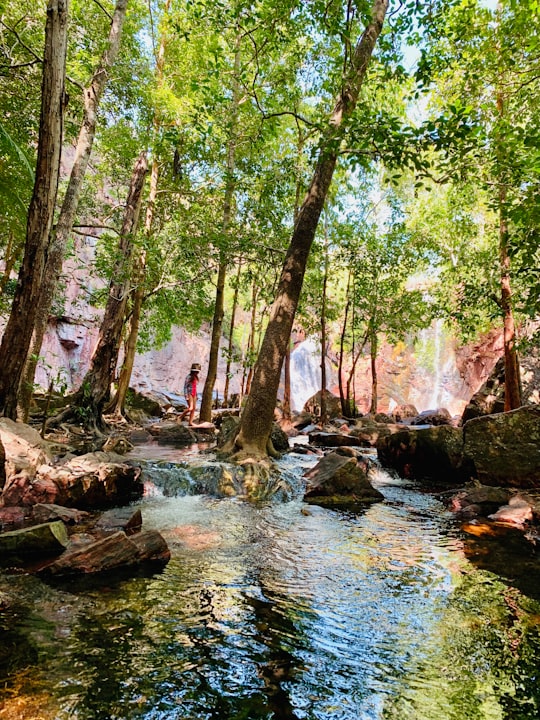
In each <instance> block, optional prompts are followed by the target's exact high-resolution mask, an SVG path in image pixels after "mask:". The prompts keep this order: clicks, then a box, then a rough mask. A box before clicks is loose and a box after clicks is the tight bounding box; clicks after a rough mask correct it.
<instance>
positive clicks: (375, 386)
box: [369, 324, 379, 415]
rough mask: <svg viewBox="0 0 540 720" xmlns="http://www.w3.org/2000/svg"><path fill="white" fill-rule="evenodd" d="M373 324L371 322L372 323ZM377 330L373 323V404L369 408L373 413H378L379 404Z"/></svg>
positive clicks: (371, 336) (371, 352) (370, 351)
mask: <svg viewBox="0 0 540 720" xmlns="http://www.w3.org/2000/svg"><path fill="white" fill-rule="evenodd" d="M370 325H371V324H370ZM377 344H378V343H377V331H376V329H375V327H374V326H373V325H371V327H370V330H369V357H370V363H371V405H370V408H369V412H370V413H371V414H372V415H376V413H377V405H378V401H379V399H378V397H377V395H378V390H377V385H378V378H377V352H378V348H377Z"/></svg>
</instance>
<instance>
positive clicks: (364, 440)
mask: <svg viewBox="0 0 540 720" xmlns="http://www.w3.org/2000/svg"><path fill="white" fill-rule="evenodd" d="M402 429H403V426H402V425H397V424H395V423H382V422H377V421H376V420H375V419H374V418H373V417H372V416H370V415H365V416H364V417H361V418H358V419H357V420H356V421H355V424H354V427H352V428H351V429H350V431H349V434H350V435H351V436H352V437H355V438H358V440H360V441H361V442H359V443H358V444H359V445H363V446H364V447H376V445H377V440H378V439H379V438H380V437H387V436H388V435H392V434H393V433H396V432H399V431H400V430H402Z"/></svg>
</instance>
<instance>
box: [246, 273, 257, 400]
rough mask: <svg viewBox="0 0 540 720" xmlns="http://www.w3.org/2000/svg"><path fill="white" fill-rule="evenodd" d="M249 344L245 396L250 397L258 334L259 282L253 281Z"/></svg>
mask: <svg viewBox="0 0 540 720" xmlns="http://www.w3.org/2000/svg"><path fill="white" fill-rule="evenodd" d="M250 327H251V330H250V333H249V342H248V351H247V357H248V361H249V371H248V375H247V380H246V386H245V394H246V395H249V392H250V390H251V382H252V380H253V361H254V358H255V336H256V334H257V281H256V280H255V278H254V279H253V284H252V285H251V322H250Z"/></svg>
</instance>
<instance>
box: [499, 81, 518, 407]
mask: <svg viewBox="0 0 540 720" xmlns="http://www.w3.org/2000/svg"><path fill="white" fill-rule="evenodd" d="M504 112H505V109H504V97H503V94H502V92H500V91H499V92H498V94H497V113H498V115H499V119H500V120H501V119H502V118H503V117H504ZM497 155H498V165H499V168H498V170H499V191H498V192H499V197H498V202H499V262H500V269H501V310H502V313H503V342H504V410H505V412H508V411H509V410H515V409H516V408H518V407H521V405H522V404H523V401H522V390H521V373H520V369H519V359H518V353H517V349H516V326H515V322H514V313H513V310H512V286H511V282H510V255H509V254H508V234H509V233H508V219H507V213H506V204H507V186H506V177H505V176H506V172H505V170H504V163H505V158H504V157H503V152H502V150H501V147H499V148H497Z"/></svg>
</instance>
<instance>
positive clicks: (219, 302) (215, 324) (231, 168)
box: [199, 32, 241, 422]
mask: <svg viewBox="0 0 540 720" xmlns="http://www.w3.org/2000/svg"><path fill="white" fill-rule="evenodd" d="M240 44H241V35H240V32H238V34H237V36H236V44H235V52H234V71H233V95H232V107H231V121H230V133H229V142H228V148H227V167H226V173H225V178H226V179H225V197H224V201H223V223H222V236H223V240H224V241H226V238H227V235H228V232H229V225H230V223H231V217H232V209H233V200H234V192H235V188H236V180H235V177H234V172H235V168H236V144H237V137H236V135H237V132H238V128H237V125H238V108H239V104H240V61H241V55H240ZM226 276H227V252H226V249H225V248H224V247H222V249H221V250H220V253H219V269H218V278H217V284H216V302H215V305H214V317H213V320H212V338H211V341H210V355H209V358H208V369H207V371H206V380H205V382H204V389H203V394H202V398H201V407H200V410H199V418H200V420H201V422H211V421H212V395H213V392H214V385H215V384H216V378H217V367H218V361H219V343H220V340H221V328H222V326H223V314H224V295H225V280H226Z"/></svg>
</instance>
